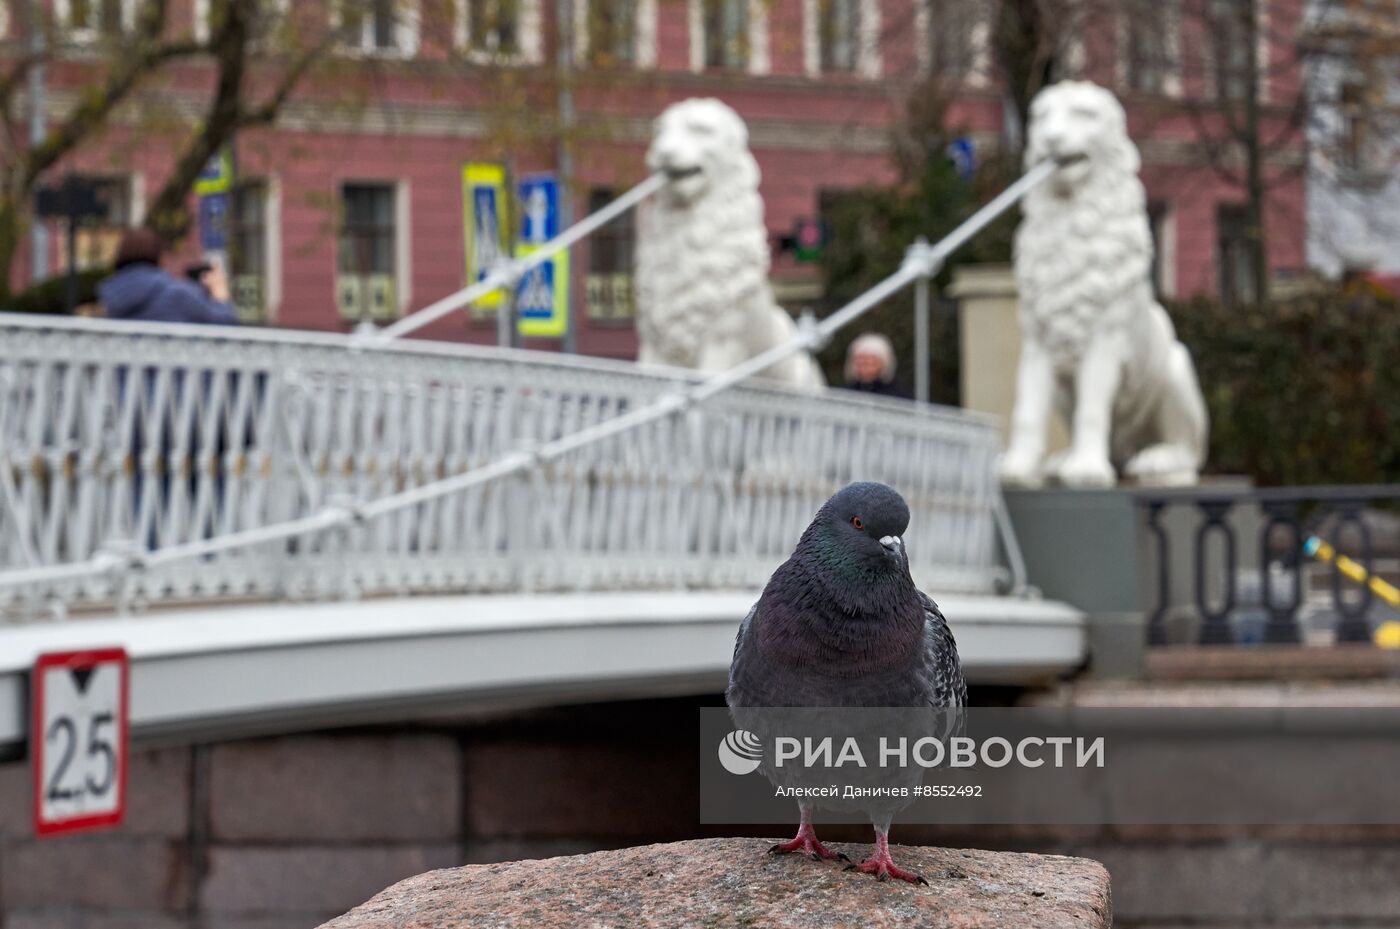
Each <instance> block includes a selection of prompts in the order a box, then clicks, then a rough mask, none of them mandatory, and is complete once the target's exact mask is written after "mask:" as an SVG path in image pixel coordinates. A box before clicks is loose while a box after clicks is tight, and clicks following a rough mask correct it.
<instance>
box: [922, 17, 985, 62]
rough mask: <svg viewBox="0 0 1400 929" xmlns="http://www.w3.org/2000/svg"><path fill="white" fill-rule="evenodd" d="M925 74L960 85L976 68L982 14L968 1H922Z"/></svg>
mask: <svg viewBox="0 0 1400 929" xmlns="http://www.w3.org/2000/svg"><path fill="white" fill-rule="evenodd" d="M926 2H927V4H928V62H929V71H930V73H932V74H935V75H937V76H938V77H941V78H943V79H945V80H948V81H953V82H961V81H964V80H966V79H967V78H968V77H970V76H971V75H972V74H973V71H974V69H975V68H976V67H977V66H978V63H979V62H978V42H979V41H980V40H981V38H982V37H981V36H980V35H979V26H980V25H982V19H983V16H984V15H985V11H984V10H982V9H981V5H980V4H978V3H974V2H971V0H926Z"/></svg>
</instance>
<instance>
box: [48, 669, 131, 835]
mask: <svg viewBox="0 0 1400 929" xmlns="http://www.w3.org/2000/svg"><path fill="white" fill-rule="evenodd" d="M130 676H131V665H130V662H129V661H128V660H127V656H126V652H124V651H122V650H121V649H102V650H89V651H81V652H65V653H62V654H48V655H41V656H39V660H38V661H36V662H35V663H34V674H33V678H32V680H33V695H32V705H33V707H34V719H33V725H32V726H31V728H30V743H29V744H30V752H29V755H30V758H31V760H32V763H33V766H34V832H35V834H36V835H41V836H49V835H56V834H58V833H63V832H77V831H81V830H88V829H100V828H104V827H110V826H116V825H117V824H119V823H120V822H121V821H122V817H123V815H124V814H125V812H126V758H127V719H128V708H129V702H130V701H129V698H128V694H129V690H130V687H129V680H130Z"/></svg>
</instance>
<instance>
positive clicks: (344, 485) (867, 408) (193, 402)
mask: <svg viewBox="0 0 1400 929" xmlns="http://www.w3.org/2000/svg"><path fill="white" fill-rule="evenodd" d="M703 383H704V381H703V380H701V379H700V378H699V377H695V378H690V377H687V376H686V374H685V373H684V372H677V371H671V370H663V371H656V370H651V371H648V370H646V369H639V368H637V367H636V366H634V365H629V364H622V363H608V362H604V361H601V360H596V359H582V358H576V357H567V356H560V355H554V354H544V353H531V352H519V351H508V350H500V349H480V348H476V347H472V346H461V345H444V344H436V343H425V342H417V341H414V342H393V343H385V344H380V345H377V346H376V347H375V348H374V349H373V350H369V349H366V348H364V347H362V346H359V345H357V343H356V342H355V341H354V340H349V339H346V338H344V337H341V336H335V335H320V334H314V333H298V332H287V331H276V330H243V329H235V328H222V327H196V326H178V325H168V324H164V325H163V324H139V323H122V322H108V321H97V320H79V319H58V318H29V317H22V316H14V315H3V316H0V579H3V578H7V577H8V578H9V579H10V581H11V582H10V583H7V584H4V585H0V603H4V602H9V603H10V604H11V605H12V606H21V605H24V604H28V607H29V608H32V607H34V606H37V605H42V604H84V603H86V604H94V605H97V604H107V603H112V602H115V601H122V600H134V601H145V602H154V601H192V600H205V599H226V598H242V597H267V596H293V597H316V596H340V595H346V594H351V595H353V594H373V593H388V592H431V591H454V590H455V591H490V590H500V591H504V590H532V589H533V590H591V589H618V588H640V589H646V588H675V587H695V588H707V587H708V588H724V587H756V586H759V585H761V584H762V583H763V582H764V580H766V578H767V576H768V574H769V573H770V572H771V571H772V569H773V567H774V566H775V565H776V564H777V563H778V562H779V561H780V560H781V559H782V558H783V557H785V556H786V554H787V553H788V551H789V550H790V549H791V546H792V544H793V540H794V539H795V538H796V536H797V535H798V533H799V532H800V531H801V530H802V528H803V527H804V526H805V525H806V523H807V522H808V521H809V520H810V518H811V515H812V513H813V512H814V511H815V509H816V508H817V506H818V505H820V503H821V502H822V501H823V500H824V499H825V498H826V497H827V496H828V495H829V494H830V493H832V492H833V491H834V490H835V489H836V488H838V487H839V486H841V485H842V484H844V483H846V482H848V481H852V480H859V479H873V480H883V481H887V482H889V483H891V484H893V485H895V486H897V487H899V488H900V490H901V491H903V493H904V494H905V496H906V498H907V499H908V500H909V503H910V506H911V509H912V510H913V521H912V523H911V526H910V530H909V534H908V535H909V539H908V542H909V551H910V557H911V559H912V568H913V571H914V574H915V576H916V577H917V578H918V579H919V580H920V581H921V582H922V583H924V584H926V585H928V586H929V587H930V588H931V589H936V590H941V591H978V592H991V591H992V590H993V589H994V588H995V586H996V585H997V584H998V583H999V582H1000V581H1001V580H1003V579H1004V578H1005V577H1006V571H1005V569H1004V568H1003V567H1002V566H1001V563H1000V560H999V553H998V548H997V525H998V507H999V505H1000V497H999V490H998V486H997V479H996V472H995V459H996V455H997V452H998V441H999V440H998V432H997V430H996V427H995V424H994V423H992V422H991V421H989V420H985V419H982V418H979V417H976V416H972V415H968V414H965V413H962V412H958V411H950V410H942V409H938V408H932V407H920V406H916V405H914V404H907V403H899V402H893V401H877V400H869V399H865V398H862V397H859V396H856V395H852V394H847V393H844V392H828V393H826V394H823V395H818V396H814V395H808V394H801V393H796V392H789V391H783V390H781V389H778V388H773V387H748V386H745V387H736V388H732V389H730V390H727V391H725V392H724V393H722V394H718V395H716V396H714V397H713V398H712V399H710V400H709V401H708V402H707V403H705V404H704V405H703V406H695V407H692V408H689V409H687V410H684V411H681V412H677V413H676V414H675V415H671V416H665V417H661V418H657V419H654V420H652V421H650V422H646V423H643V424H641V425H636V426H635V427H634V428H630V429H626V430H622V431H618V432H617V433H616V434H615V435H612V436H610V437H606V438H603V439H601V440H599V441H595V442H592V443H591V444H587V445H583V446H581V447H578V448H577V449H575V450H570V451H565V452H563V453H561V454H559V455H557V457H553V458H552V459H550V460H541V461H540V462H538V463H537V464H535V465H533V466H531V467H528V468H525V469H522V470H521V471H520V472H519V473H518V474H516V475H513V476H509V477H504V478H500V479H498V480H495V481H490V482H486V483H482V484H479V485H478V486H471V487H467V488H465V489H462V490H460V491H456V492H449V493H443V494H436V493H435V494H433V495H425V496H424V498H423V499H422V500H421V501H418V502H412V503H411V504H409V505H403V506H400V507H398V508H396V509H392V510H389V509H386V510H384V511H382V512H364V511H362V510H361V509H360V508H361V507H363V506H364V505H365V503H366V502H370V503H371V504H372V502H374V501H379V500H383V499H385V498H388V497H391V496H392V495H403V494H411V493H413V492H414V491H415V489H421V488H430V487H433V486H434V483H435V482H440V481H441V480H443V479H445V478H452V477H454V476H461V475H469V474H472V473H473V472H474V470H476V469H482V468H483V467H487V466H492V465H493V464H495V463H498V462H500V461H502V460H503V459H507V458H509V456H511V455H512V454H513V453H521V452H522V450H523V452H524V453H526V454H528V453H529V452H530V450H532V449H538V448H540V447H542V446H545V445H546V444H547V443H550V442H552V441H557V440H559V439H560V438H561V437H568V436H570V435H574V434H577V433H578V432H579V431H580V430H586V429H589V428H590V427H595V426H597V425H599V424H606V423H609V422H613V421H615V420H616V418H617V417H619V416H624V415H625V414H629V413H632V412H636V411H639V410H643V409H646V408H648V406H649V405H652V404H654V402H655V401H656V400H657V399H658V398H659V397H662V396H664V395H667V394H672V393H675V392H676V391H678V390H684V389H686V388H691V387H694V386H697V385H701V384H703ZM337 508H343V509H346V510H350V511H351V515H352V516H353V517H355V518H353V519H348V520H339V521H337V520H333V519H327V520H326V527H325V528H322V529H316V528H314V527H315V525H316V523H315V520H317V519H319V518H321V517H322V516H324V515H326V514H335V513H336V512H337ZM297 520H305V521H309V523H308V525H307V526H304V527H303V529H304V530H305V531H303V532H301V533H299V534H297V535H295V536H291V537H286V536H283V537H274V538H270V539H269V540H267V541H261V542H258V541H251V542H250V544H246V545H241V546H239V547H237V548H233V549H231V550H212V551H210V552H208V553H206V554H203V555H202V556H200V557H194V558H188V559H183V560H178V561H174V560H172V561H169V562H165V561H163V560H162V553H163V552H168V551H171V550H173V549H178V548H180V547H188V546H191V545H194V546H198V545H199V544H200V543H201V542H204V541H207V540H214V541H217V540H219V539H227V538H229V537H231V536H237V535H239V534H248V533H256V532H258V531H259V530H261V529H263V528H265V527H275V526H278V525H281V524H285V523H287V522H289V521H297ZM254 538H256V536H254ZM94 558H96V559H98V560H99V561H101V560H102V559H107V560H108V569H107V570H100V571H96V572H93V571H76V570H75V571H74V572H73V573H72V574H71V575H68V574H65V573H64V567H65V566H78V567H81V566H82V565H84V564H85V563H86V564H89V565H90V564H91V563H92V561H91V560H92V559H94ZM16 569H17V570H16Z"/></svg>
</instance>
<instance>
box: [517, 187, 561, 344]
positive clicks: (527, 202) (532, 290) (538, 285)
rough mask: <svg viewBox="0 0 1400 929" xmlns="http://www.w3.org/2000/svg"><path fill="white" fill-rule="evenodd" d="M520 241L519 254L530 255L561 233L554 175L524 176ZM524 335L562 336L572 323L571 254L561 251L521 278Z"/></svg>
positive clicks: (519, 299)
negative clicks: (570, 306)
mask: <svg viewBox="0 0 1400 929" xmlns="http://www.w3.org/2000/svg"><path fill="white" fill-rule="evenodd" d="M516 195H517V196H518V197H519V202H520V241H519V242H518V243H516V247H515V253H516V254H517V255H520V256H524V255H528V254H530V253H531V252H532V251H534V250H535V249H537V248H539V247H540V246H541V245H543V244H544V243H546V242H548V241H549V240H550V239H552V238H554V237H555V236H557V235H558V234H559V181H558V179H557V178H556V177H555V176H554V175H552V174H531V175H527V176H525V177H522V178H521V179H520V181H519V183H518V184H517V186H516ZM515 311H516V313H517V314H518V316H519V328H520V334H521V335H524V336H543V337H554V338H558V337H561V336H563V334H564V333H565V331H567V329H568V325H569V256H568V254H567V253H565V252H561V253H559V254H558V255H555V256H554V257H553V258H550V259H549V260H548V261H545V262H542V263H541V264H540V265H539V266H538V267H536V268H535V269H533V270H532V271H531V272H530V273H529V274H526V275H525V276H524V277H522V278H521V279H520V283H519V284H518V285H516V289H515Z"/></svg>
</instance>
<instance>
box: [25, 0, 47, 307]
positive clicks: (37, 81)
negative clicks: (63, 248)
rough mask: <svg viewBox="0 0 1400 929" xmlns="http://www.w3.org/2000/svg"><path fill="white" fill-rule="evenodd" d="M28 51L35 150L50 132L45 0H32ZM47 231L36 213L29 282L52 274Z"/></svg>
mask: <svg viewBox="0 0 1400 929" xmlns="http://www.w3.org/2000/svg"><path fill="white" fill-rule="evenodd" d="M29 53H30V55H32V56H33V59H34V63H33V65H32V66H31V67H30V69H29V145H30V150H31V151H32V150H33V149H34V148H36V147H37V146H38V145H39V144H40V143H41V142H43V141H44V136H45V135H46V134H47V133H48V127H47V125H46V122H45V119H44V115H45V114H44V107H45V96H46V94H45V90H44V6H43V0H29ZM47 233H48V230H47V228H46V227H45V226H44V224H43V223H41V222H39V221H38V216H37V212H36V215H35V216H34V221H33V222H32V223H31V224H30V230H29V235H30V249H29V254H30V283H31V284H32V283H34V282H36V281H40V280H43V279H44V278H46V277H48V274H49V239H48V234H47Z"/></svg>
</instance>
